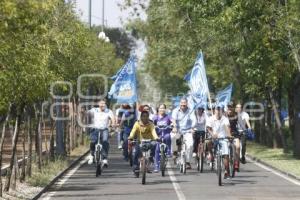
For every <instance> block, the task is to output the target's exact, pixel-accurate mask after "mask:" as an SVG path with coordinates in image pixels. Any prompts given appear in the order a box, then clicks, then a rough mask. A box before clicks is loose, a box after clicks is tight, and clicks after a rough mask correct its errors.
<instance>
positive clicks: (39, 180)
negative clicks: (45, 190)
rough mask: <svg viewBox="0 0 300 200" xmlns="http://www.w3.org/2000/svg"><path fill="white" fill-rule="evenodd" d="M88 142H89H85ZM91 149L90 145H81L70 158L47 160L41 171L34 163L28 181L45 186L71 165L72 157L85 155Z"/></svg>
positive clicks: (31, 183)
mask: <svg viewBox="0 0 300 200" xmlns="http://www.w3.org/2000/svg"><path fill="white" fill-rule="evenodd" d="M85 144H88V143H85ZM88 149H89V147H88V145H84V146H79V147H78V148H76V149H74V150H73V151H72V152H71V155H70V157H69V158H67V157H65V158H63V157H56V158H55V160H54V161H50V162H47V164H45V165H42V170H41V172H39V170H38V168H37V166H36V165H35V164H33V165H32V176H31V177H30V178H28V179H27V182H28V183H29V184H30V185H32V186H39V187H45V186H47V185H48V184H49V183H50V181H52V180H53V178H55V177H56V176H57V175H58V174H59V173H60V172H61V171H63V170H64V169H66V168H67V167H68V166H69V164H70V163H69V161H68V160H70V159H75V158H78V157H80V156H81V155H83V154H84V153H85V152H86V151H87V150H88Z"/></svg>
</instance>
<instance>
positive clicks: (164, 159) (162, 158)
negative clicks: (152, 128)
mask: <svg viewBox="0 0 300 200" xmlns="http://www.w3.org/2000/svg"><path fill="white" fill-rule="evenodd" d="M156 128H158V129H160V130H161V142H160V143H159V149H160V170H161V173H162V176H165V169H166V165H167V162H168V158H167V153H166V150H167V144H166V143H165V142H164V136H165V131H166V130H167V129H168V128H172V127H171V126H165V127H160V126H157V127H156Z"/></svg>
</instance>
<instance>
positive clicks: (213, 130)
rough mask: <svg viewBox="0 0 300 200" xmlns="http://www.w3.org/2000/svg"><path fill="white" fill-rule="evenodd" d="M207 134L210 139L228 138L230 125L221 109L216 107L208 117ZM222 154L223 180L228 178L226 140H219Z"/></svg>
mask: <svg viewBox="0 0 300 200" xmlns="http://www.w3.org/2000/svg"><path fill="white" fill-rule="evenodd" d="M206 126H207V129H208V132H209V133H210V134H211V136H212V138H225V137H230V136H231V134H230V130H229V127H230V123H229V120H228V118H227V117H225V116H224V115H223V108H222V107H220V106H217V107H216V108H215V112H214V115H212V116H211V117H209V119H208V120H207V123H206ZM219 142H220V145H221V150H222V154H223V156H224V166H225V174H224V178H227V177H229V173H228V172H229V170H228V169H229V158H228V140H226V139H225V140H220V141H219Z"/></svg>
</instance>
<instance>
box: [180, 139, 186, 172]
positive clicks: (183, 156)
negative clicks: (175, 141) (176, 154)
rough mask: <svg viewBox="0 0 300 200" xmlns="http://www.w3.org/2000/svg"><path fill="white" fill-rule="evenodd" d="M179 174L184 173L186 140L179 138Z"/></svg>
mask: <svg viewBox="0 0 300 200" xmlns="http://www.w3.org/2000/svg"><path fill="white" fill-rule="evenodd" d="M179 169H180V173H184V174H185V173H186V140H185V139H184V138H183V135H182V136H181V150H180V160H179Z"/></svg>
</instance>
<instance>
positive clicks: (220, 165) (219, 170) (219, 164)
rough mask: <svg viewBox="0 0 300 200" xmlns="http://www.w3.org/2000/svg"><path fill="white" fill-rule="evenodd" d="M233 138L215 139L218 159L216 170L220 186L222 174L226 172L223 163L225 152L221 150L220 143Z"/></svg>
mask: <svg viewBox="0 0 300 200" xmlns="http://www.w3.org/2000/svg"><path fill="white" fill-rule="evenodd" d="M230 138H231V137H225V138H217V139H215V140H214V141H215V146H214V148H213V149H214V159H216V161H215V162H216V164H217V168H216V173H217V177H218V184H219V186H222V174H223V172H224V170H225V169H224V163H223V152H222V149H221V143H220V141H224V140H227V139H230Z"/></svg>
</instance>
